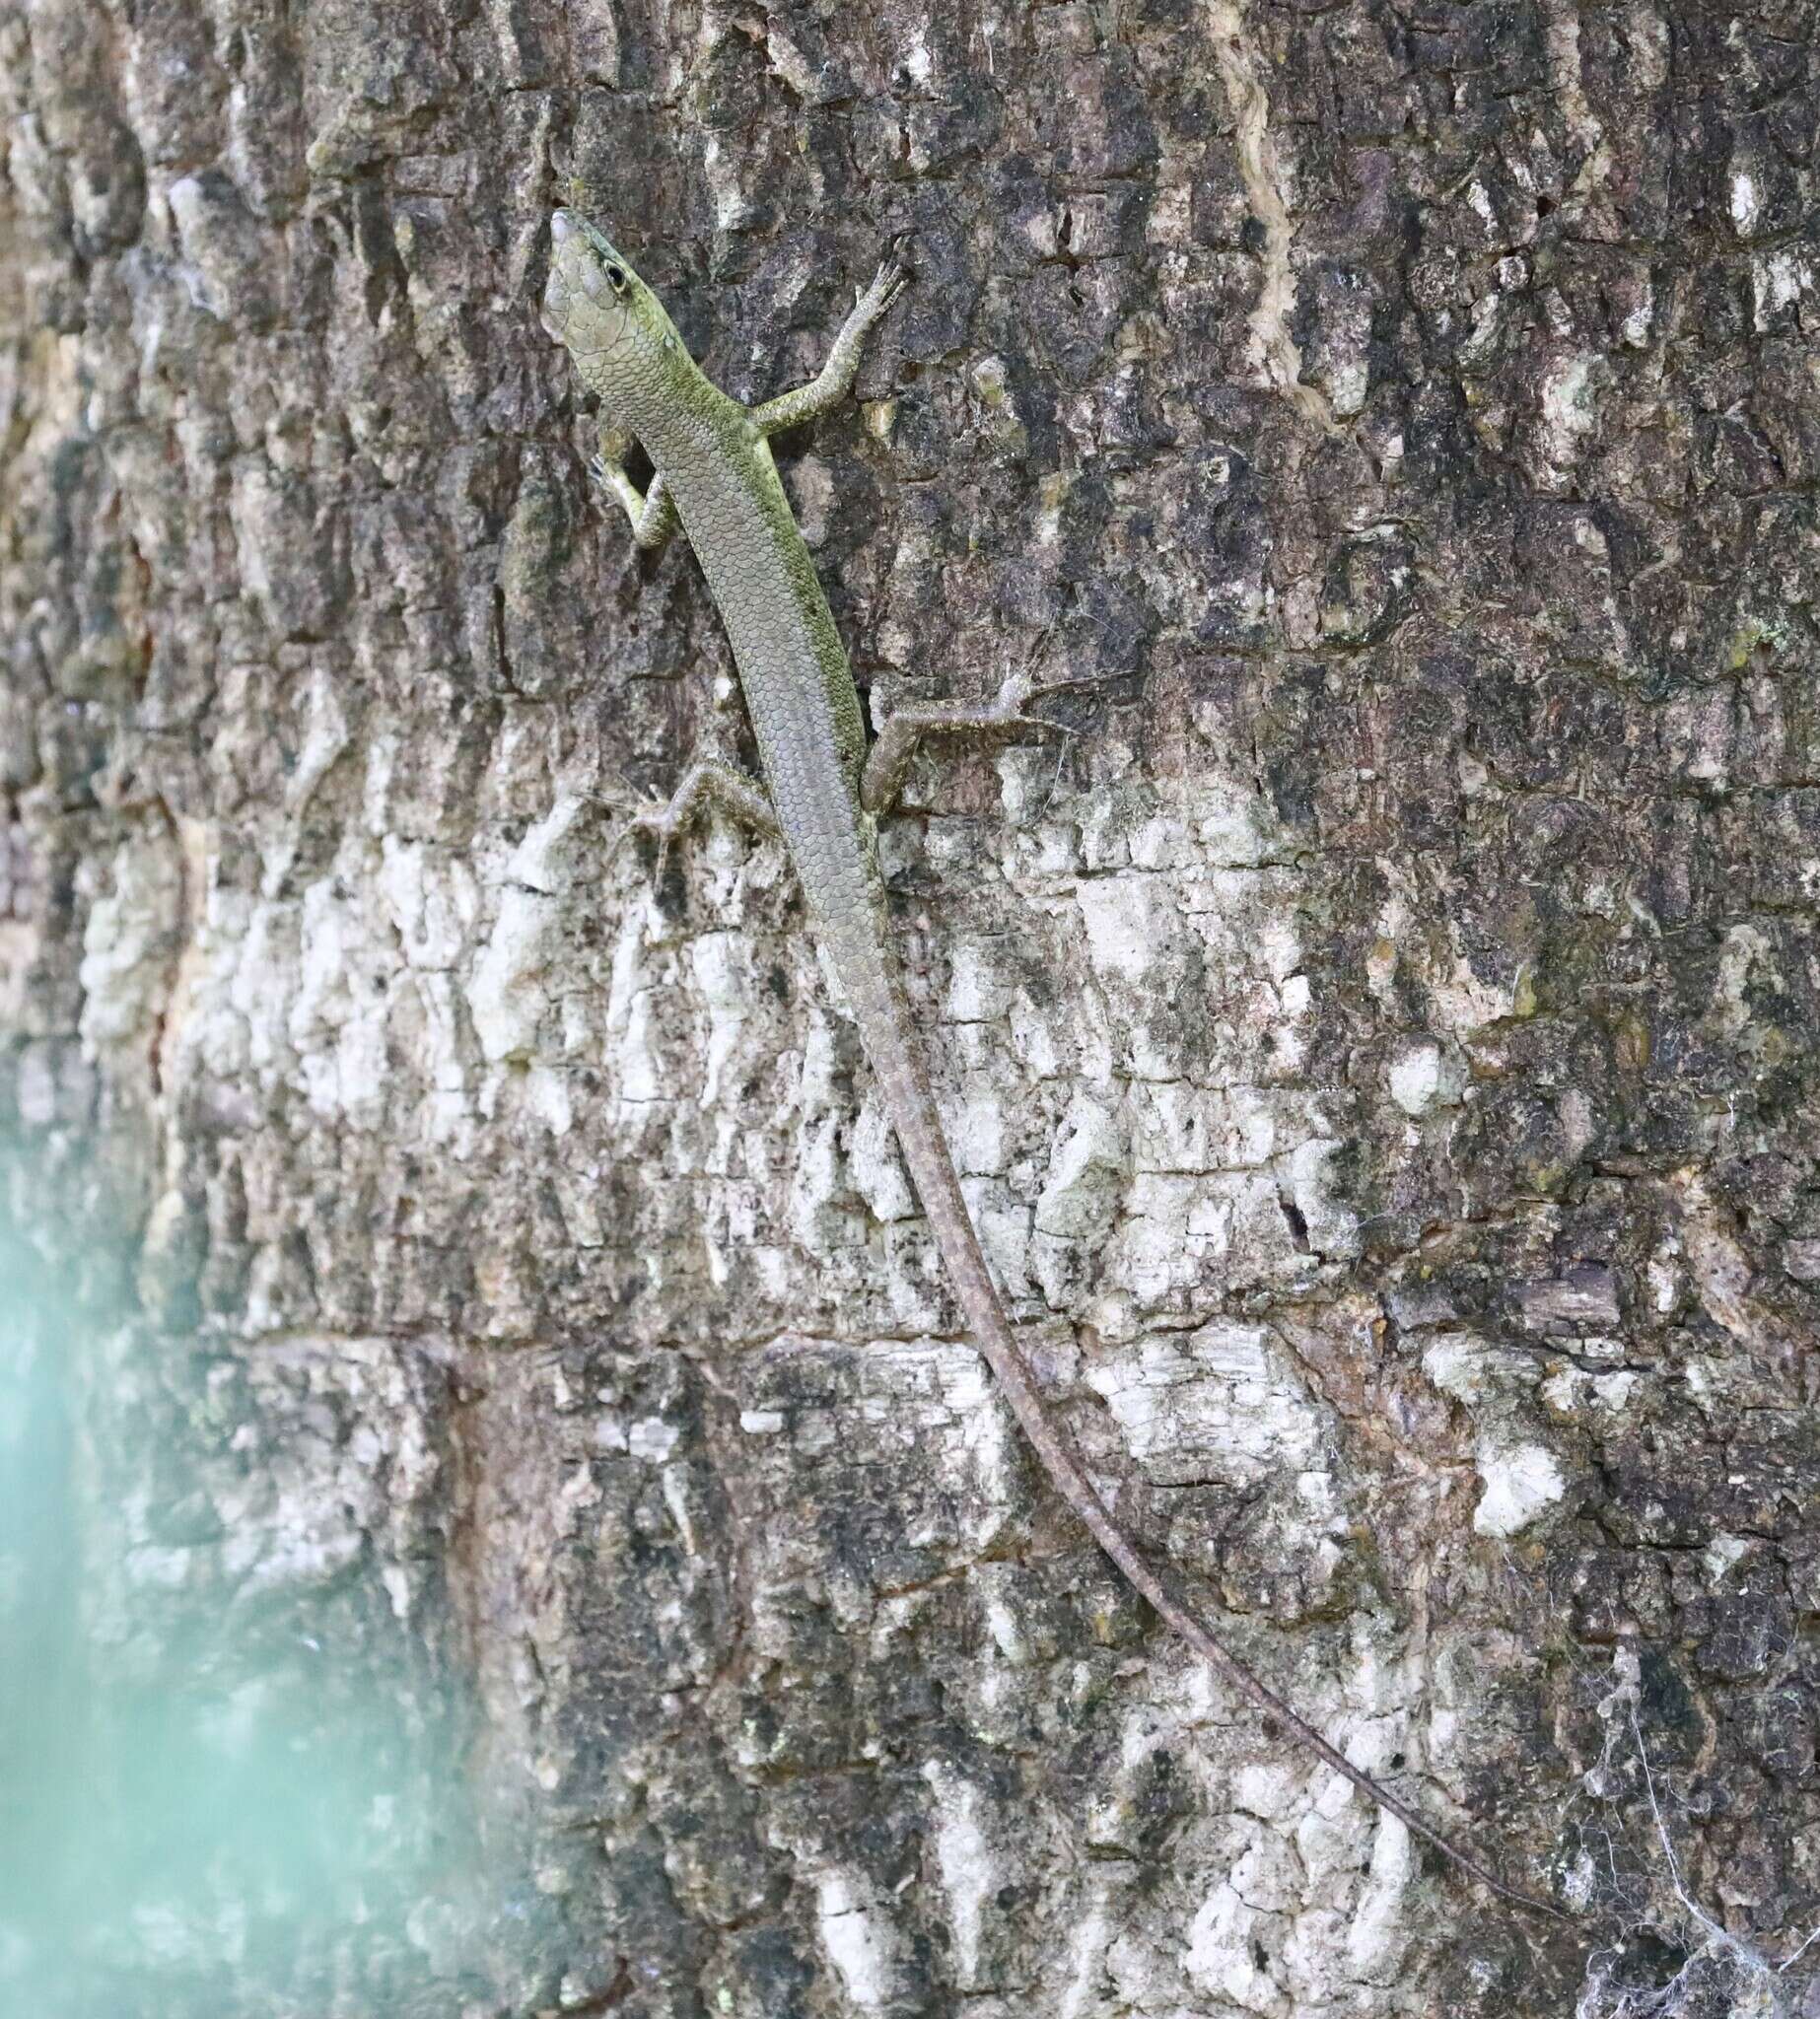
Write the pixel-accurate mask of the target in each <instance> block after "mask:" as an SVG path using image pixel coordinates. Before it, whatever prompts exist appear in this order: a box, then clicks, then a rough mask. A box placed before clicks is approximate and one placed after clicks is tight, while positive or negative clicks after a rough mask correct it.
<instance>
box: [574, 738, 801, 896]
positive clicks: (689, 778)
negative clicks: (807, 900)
mask: <svg viewBox="0 0 1820 2019" xmlns="http://www.w3.org/2000/svg"><path fill="white" fill-rule="evenodd" d="M710 805H712V806H718V807H719V808H720V809H721V811H722V812H724V813H731V814H732V815H733V816H734V818H735V819H736V820H740V821H743V822H744V824H745V825H746V826H747V827H750V828H752V829H754V830H755V831H756V832H757V833H759V834H762V835H765V836H766V837H768V838H770V839H775V838H776V836H777V833H778V825H777V815H776V813H774V812H773V811H772V809H771V801H769V800H768V799H767V798H766V797H765V795H764V792H763V791H762V789H761V788H760V787H759V785H758V783H757V781H756V780H755V779H751V778H748V777H747V776H746V775H745V773H744V772H743V771H741V770H740V769H739V767H738V766H737V765H736V764H729V763H728V761H727V759H726V758H725V757H697V758H696V759H695V760H694V762H693V763H692V764H691V765H690V766H689V768H688V770H687V771H685V772H684V773H683V774H682V778H681V781H680V783H679V784H678V785H677V787H676V790H675V791H674V792H673V793H671V794H670V796H669V799H668V800H667V801H665V803H663V804H661V805H653V806H645V807H642V808H641V809H640V810H639V811H638V812H636V813H634V814H632V815H630V816H629V818H628V819H627V820H626V822H625V824H624V825H623V826H622V827H621V828H620V830H619V832H618V833H617V834H616V835H614V837H613V840H612V844H611V846H610V847H609V848H608V849H607V852H606V860H607V861H608V862H609V863H610V862H611V861H612V860H613V858H614V856H616V855H617V854H618V853H619V851H620V849H621V848H622V847H623V846H624V845H625V843H626V842H627V841H628V840H629V839H630V838H631V837H632V836H633V835H634V834H655V835H656V836H657V837H658V874H659V876H660V877H662V875H663V873H664V867H665V864H666V863H667V861H668V859H669V852H670V849H671V847H672V845H673V844H674V842H675V840H676V837H677V836H678V835H679V834H680V833H681V832H682V830H683V829H684V828H685V827H687V826H688V824H689V822H690V821H691V820H693V819H694V818H695V816H696V814H697V813H699V812H700V811H701V810H702V809H703V808H704V807H705V806H710Z"/></svg>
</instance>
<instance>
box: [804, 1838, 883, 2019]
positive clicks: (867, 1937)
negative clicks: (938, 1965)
mask: <svg viewBox="0 0 1820 2019" xmlns="http://www.w3.org/2000/svg"><path fill="white" fill-rule="evenodd" d="M815 1929H816V1933H817V1934H818V1935H819V1936H820V1938H821V1946H822V1948H823V1950H824V1951H825V1952H826V1955H827V1958H828V1961H829V1962H830V1963H831V1964H832V1965H833V1966H834V1974H835V1975H836V1976H837V1977H838V1978H839V1979H840V1982H841V1988H842V1989H843V1990H844V1991H845V1992H846V1994H847V1996H848V1998H849V1999H850V2000H851V2001H852V2003H853V2004H854V2005H856V2006H857V2007H858V2008H859V2009H860V2010H861V2011H862V2012H877V2011H881V2010H883V2008H884V2007H885V2005H886V2004H888V2003H889V2001H890V2000H891V1998H892V1996H893V1995H894V1994H895V1992H896V1989H897V1983H898V1978H899V1975H900V1961H899V1959H900V1957H901V1954H902V1949H903V1938H902V1935H901V1934H900V1933H899V1931H898V1928H897V1925H896V1923H895V1921H893V1920H892V1918H891V1916H890V1915H889V1914H888V1913H887V1912H886V1910H885V1908H884V1907H883V1905H882V1904H881V1903H880V1902H879V1901H878V1900H877V1899H876V1898H875V1897H874V1895H873V1891H872V1889H871V1887H869V1886H868V1885H867V1884H866V1883H865V1882H864V1881H863V1880H861V1879H859V1878H856V1877H855V1876H854V1875H853V1874H851V1873H848V1872H844V1871H832V1872H824V1873H822V1874H821V1875H820V1876H819V1877H818V1878H817V1879H816V1881H815Z"/></svg>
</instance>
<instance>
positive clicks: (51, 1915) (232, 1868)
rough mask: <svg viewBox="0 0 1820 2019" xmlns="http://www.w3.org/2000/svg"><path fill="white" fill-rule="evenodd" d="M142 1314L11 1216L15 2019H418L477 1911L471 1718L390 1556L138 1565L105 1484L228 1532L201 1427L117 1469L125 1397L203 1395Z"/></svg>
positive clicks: (3, 1964)
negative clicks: (266, 1575) (167, 1583)
mask: <svg viewBox="0 0 1820 2019" xmlns="http://www.w3.org/2000/svg"><path fill="white" fill-rule="evenodd" d="M131 1306H132V1298H131V1295H130V1290H129V1287H128V1285H127V1284H126V1282H125V1279H124V1275H123V1273H118V1272H116V1271H115V1268H114V1265H113V1264H112V1263H111V1262H110V1261H109V1259H108V1258H107V1257H106V1256H105V1255H100V1254H88V1255H84V1256H83V1257H82V1258H81V1261H80V1264H79V1266H61V1267H59V1268H58V1269H56V1270H54V1271H53V1270H52V1269H50V1268H49V1267H47V1266H45V1265H44V1264H43V1263H42V1262H40V1261H39V1260H38V1259H37V1258H36V1257H35V1255H34V1254H33V1253H32V1252H31V1251H30V1250H29V1248H28V1246H27V1245H26V1243H25V1242H24V1241H23V1240H22V1239H21V1238H20V1237H19V1236H18V1235H17V1233H16V1232H13V1231H10V1230H9V1229H8V1228H7V1227H6V1226H5V1225H4V1224H0V2011H3V2012H7V2013H18V2014H21V2015H22V2019H23V2015H26V2014H31V2015H34V2019H62V2015H64V2014H80V2015H82V2019H92V2015H100V2014H103V2013H106V2014H109V2015H119V2014H122V2013H124V2012H128V2011H131V2012H138V2011H142V2010H143V2011H145V2012H147V2013H152V2012H156V2013H158V2014H160V2015H161V2019H177V2015H180V2014H188V2013H194V2014H197V2015H204V2014H206V2015H208V2019H222V2015H226V2014H230V2013H232V2014H237V2015H238V2014H242V2013H253V2012H264V2011H270V2012H274V2013H277V2012H286V2013H290V2012H297V2013H304V2012H308V2013H311V2014H313V2015H322V2014H327V2013H329V2012H331V2011H335V2010H341V2009H346V2010H353V2011H362V2012H369V2011H386V2012H390V2011H397V2012H400V2013H402V2012H405V2011H407V2010H414V2009H417V2008H418V1999H419V1997H420V1996H422V1995H423V1994H424V1988H425V1986H427V1985H428V1984H430V1983H431V1982H432V1981H435V1982H438V1983H440V1984H442V1985H443V1986H444V1992H445V1994H446V1991H447V1987H448V1986H449V1985H450V1984H451V1983H452V1982H455V1981H458V1980H459V1978H460V1976H461V1974H462V1967H463V1966H462V1956H461V1951H462V1949H463V1947H464V1946H465V1945H466V1944H467V1943H468V1941H469V1939H470V1931H471V1930H473V1929H475V1928H476V1927H477V1926H478V1925H479V1923H480V1922H481V1921H482V1920H484V1919H485V1918H486V1917H487V1916H486V1915H484V1914H483V1913H482V1911H481V1907H480V1899H479V1894H480V1891H481V1875H480V1872H479V1869H478V1860H477V1850H476V1845H477V1844H478V1842H479V1836H480V1833H479V1819H478V1817H477V1816H476V1814H475V1812H474V1805H473V1802H472V1800H471V1798H470V1795H469V1793H468V1787H469V1778H468V1775H467V1774H466V1772H465V1770H464V1734H466V1733H467V1732H468V1731H469V1729H470V1725H469V1721H468V1706H466V1705H465V1704H464V1703H463V1702H461V1701H460V1697H459V1693H458V1691H457V1690H455V1688H453V1687H452V1686H450V1685H449V1683H448V1682H447V1680H446V1678H444V1677H439V1675H438V1674H437V1673H435V1672H434V1671H433V1670H430V1669H426V1667H425V1664H424V1660H423V1657H422V1653H421V1650H418V1651H417V1652H416V1653H415V1655H413V1652H412V1650H411V1645H410V1642H409V1640H408V1638H407V1636H404V1635H403V1634H402V1633H399V1634H397V1635H396V1636H390V1635H388V1633H387V1632H386V1627H387V1612H386V1608H385V1606H384V1604H383V1603H381V1604H379V1605H377V1606H376V1605H375V1604H373V1603H372V1599H371V1594H370V1593H367V1594H364V1595H363V1592H362V1590H361V1587H362V1584H363V1578H364V1582H365V1584H366V1585H369V1586H370V1585H371V1584H372V1583H373V1581H374V1580H373V1577H372V1571H371V1566H367V1567H366V1569H365V1571H364V1573H363V1568H362V1566H360V1565H358V1564H356V1565H352V1566H348V1567H346V1568H345V1569H342V1570H340V1571H339V1572H337V1573H336V1574H334V1575H330V1576H328V1577H326V1578H324V1579H322V1580H320V1581H319V1583H318V1584H316V1585H315V1586H309V1587H308V1588H306V1589H304V1590H303V1591H302V1592H301V1593H300V1591H299V1590H298V1589H296V1588H293V1587H287V1588H286V1589H285V1590H284V1591H283V1593H282V1594H281V1595H280V1596H279V1597H278V1598H277V1599H276V1600H275V1601H272V1602H268V1603H260V1602H258V1601H250V1602H245V1603H243V1602H242V1599H241V1597H240V1595H239V1594H237V1593H233V1592H229V1593H228V1594H227V1595H226V1596H225V1597H224V1595H223V1594H222V1593H221V1592H219V1591H217V1592H215V1593H214V1594H213V1595H212V1596H211V1594H210V1591H209V1590H208V1588H207V1584H206V1580H204V1589H202V1590H201V1591H200V1592H193V1591H192V1592H182V1591H177V1592H175V1593H174V1592H160V1591H159V1590H158V1589H157V1584H158V1578H157V1575H156V1574H155V1573H154V1574H152V1575H151V1576H150V1577H148V1576H147V1575H146V1566H145V1565H144V1564H143V1563H141V1564H139V1565H137V1566H135V1570H134V1574H133V1575H130V1576H129V1575H126V1574H124V1571H123V1566H122V1565H121V1564H120V1563H119V1562H118V1561H114V1559H116V1558H117V1557H119V1556H120V1555H121V1554H122V1553H123V1548H124V1545H123V1542H122V1538H124V1537H125V1536H127V1535H128V1533H129V1532H131V1531H133V1529H134V1528H135V1525H136V1526H137V1528H138V1529H140V1530H143V1527H144V1521H143V1519H140V1520H139V1521H138V1522H137V1524H135V1523H131V1522H128V1521H126V1520H122V1519H116V1518H115V1516H116V1514H117V1513H118V1511H119V1510H118V1508H117V1507H115V1506H112V1505H110V1496H115V1495H119V1494H124V1493H127V1492H132V1493H136V1494H139V1495H141V1496H144V1495H146V1494H147V1492H148V1489H147V1484H146V1483H147V1481H148V1479H149V1478H152V1477H156V1479H157V1485H156V1489H155V1492H156V1497H157V1499H158V1500H159V1502H160V1503H161V1507H162V1508H163V1509H164V1510H165V1511H164V1512H163V1513H162V1514H161V1517H160V1518H161V1519H163V1520H164V1522H165V1525H166V1528H167V1530H168V1531H169V1532H170V1533H171V1534H172V1535H173V1537H174V1538H175V1541H176V1542H177V1543H179V1544H182V1543H185V1542H187V1543H188V1544H190V1545H193V1546H197V1547H199V1549H200V1552H201V1554H202V1555H203V1556H205V1557H208V1556H210V1555H211V1553H213V1554H214V1555H219V1553H220V1551H221V1549H222V1548H223V1547H225V1546H226V1545H227V1544H228V1543H229V1542H230V1541H231V1539H230V1538H226V1537H224V1536H223V1535H222V1534H221V1533H220V1526H221V1524H220V1521H219V1518H218V1517H215V1518H214V1529H215V1532H214V1533H213V1534H212V1535H211V1534H210V1533H209V1522H210V1519H211V1513H210V1502H209V1498H208V1496H207V1495H206V1494H203V1493H201V1492H194V1493H190V1492H188V1491H187V1483H186V1481H185V1479H184V1477H183V1467H184V1464H185V1452H184V1440H183V1438H182V1437H181V1436H177V1437H175V1438H173V1439H171V1440H170V1443H169V1446H168V1448H166V1449H164V1450H163V1451H161V1452H160V1453H158V1454H155V1455H156V1465H146V1464H143V1463H141V1464H133V1465H130V1466H119V1467H117V1468H116V1470H117V1471H118V1472H119V1473H121V1474H123V1475H124V1478H123V1479H120V1480H116V1479H115V1478H114V1477H113V1476H112V1475H111V1473H110V1469H109V1466H108V1463H107V1440H108V1435H109V1434H110V1433H111V1434H113V1435H116V1436H117V1435H118V1434H120V1422H119V1421H118V1420H117V1418H116V1416H115V1412H114V1411H113V1409H112V1407H111V1402H110V1398H111V1397H115V1396H117V1395H118V1394H119V1393H121V1392H122V1389H121V1384H123V1383H124V1384H126V1385H127V1386H128V1387H130V1384H131V1383H133V1382H135V1381H148V1382H151V1383H154V1384H158V1383H163V1385H164V1386H165V1387H166V1388H167V1389H170V1388H172V1387H175V1389H176V1390H177V1391H179V1393H180V1392H181V1391H182V1390H183V1389H184V1388H185V1386H186V1385H187V1386H189V1387H190V1389H191V1392H192V1393H194V1394H197V1395H199V1394H201V1393H203V1392H204V1389H205V1384H204V1383H201V1382H199V1381H194V1380H193V1377H192V1373H191V1372H189V1371H184V1370H181V1369H180V1370H179V1372H178V1374H177V1376H176V1378H175V1382H173V1381H172V1380H171V1378H170V1377H169V1371H168V1369H167V1368H135V1366H134V1363H133V1356H134V1355H135V1353H146V1352H150V1351H153V1350H154V1349H152V1348H150V1347H148V1346H144V1345H137V1344H135V1339H134V1332H133V1327H132V1325H131V1323H130V1311H131ZM149 1336H150V1335H148V1337H149ZM157 1351H160V1352H162V1353H163V1354H165V1355H166V1356H167V1357H168V1356H169V1355H170V1351H171V1349H170V1344H169V1341H168V1340H167V1341H166V1342H165V1343H164V1345H163V1347H162V1348H159V1349H157ZM178 1358H179V1359H180V1358H181V1357H180V1356H179V1357H178ZM98 1397H100V1398H102V1399H103V1403H104V1405H105V1406H103V1407H101V1408H99V1409H98V1406H97V1398H98ZM98 1418H99V1419H100V1423H99V1426H98V1423H97V1419H98ZM124 1419H125V1422H126V1424H127V1425H128V1429H127V1431H126V1434H129V1435H130V1434H131V1433H132V1432H131V1429H130V1426H131V1424H132V1422H133V1420H134V1412H133V1410H132V1409H130V1408H129V1409H127V1410H125V1411H124ZM202 1441H203V1440H201V1439H199V1440H198V1448H201V1444H202ZM221 1448H222V1446H221V1441H220V1439H219V1437H218V1438H217V1441H216V1445H215V1449H214V1452H213V1454H212V1455H213V1458H214V1460H215V1461H216V1462H219V1458H220V1453H221ZM161 1468H162V1469H161ZM185 1522H188V1523H189V1524H190V1526H191V1529H192V1530H193V1533H192V1534H190V1535H189V1536H187V1537H185V1535H184V1524H185ZM154 1554H156V1553H154ZM171 1557H172V1560H173V1562H175V1563H180V1562H181V1561H182V1559H183V1550H182V1549H181V1548H174V1549H173V1550H172V1551H171ZM141 1590H147V1591H149V1594H150V1595H149V1597H148V1599H147V1602H146V1604H145V1606H144V1609H143V1617H139V1616H136V1614H135V1606H136V1605H137V1603H138V1601H137V1598H136V1596H135V1594H136V1593H137V1592H139V1591H141ZM495 1911H496V1912H497V1903H496V1906H495ZM123 1986H131V1987H132V1988H131V1989H128V1990H123V1988H122V1987H123ZM423 2009H440V2010H441V2011H443V2012H445V2013H447V2012H448V2011H449V2010H450V2009H451V2008H450V2006H449V2004H448V2003H447V2002H446V1995H445V2001H444V2002H442V2003H441V2004H440V2006H438V2005H433V2004H428V2003H427V2004H425V2005H424V2007H423Z"/></svg>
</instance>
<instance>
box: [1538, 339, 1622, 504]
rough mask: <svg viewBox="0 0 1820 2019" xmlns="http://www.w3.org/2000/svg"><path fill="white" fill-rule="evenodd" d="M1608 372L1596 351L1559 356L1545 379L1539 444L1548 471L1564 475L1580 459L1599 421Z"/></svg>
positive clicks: (1552, 473) (1558, 476) (1554, 474)
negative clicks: (1604, 384)
mask: <svg viewBox="0 0 1820 2019" xmlns="http://www.w3.org/2000/svg"><path fill="white" fill-rule="evenodd" d="M1605 374H1606V366H1605V360H1604V359H1603V358H1602V357H1601V356H1600V354H1599V353H1598V352H1597V351H1575V352H1574V353H1572V354H1571V355H1570V356H1568V357H1565V358H1561V359H1559V360H1558V361H1557V362H1556V364H1555V365H1554V367H1553V369H1552V370H1551V371H1550V372H1549V373H1548V374H1547V376H1546V377H1545V378H1544V379H1543V381H1542V395H1541V415H1540V429H1539V433H1540V445H1541V449H1542V453H1543V455H1544V457H1545V458H1546V461H1547V464H1548V472H1549V474H1550V475H1551V476H1552V477H1554V478H1556V479H1560V478H1562V477H1565V475H1566V473H1567V472H1568V471H1569V470H1571V469H1572V468H1573V467H1574V465H1575V463H1576V462H1577V461H1578V460H1579V456H1580V452H1581V449H1582V447H1583V445H1584V443H1585V439H1586V437H1587V436H1588V435H1589V434H1590V433H1591V432H1592V429H1593V428H1594V426H1595V425H1596V424H1597V421H1598V417H1599V414H1598V395H1599V388H1600V386H1601V384H1602V383H1603V381H1604V378H1605Z"/></svg>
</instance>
